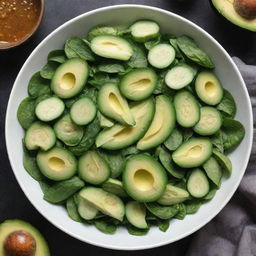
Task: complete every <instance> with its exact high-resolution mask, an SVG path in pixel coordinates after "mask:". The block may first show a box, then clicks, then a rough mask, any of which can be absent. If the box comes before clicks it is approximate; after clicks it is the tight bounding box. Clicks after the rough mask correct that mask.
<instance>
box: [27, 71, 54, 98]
mask: <svg viewBox="0 0 256 256" xmlns="http://www.w3.org/2000/svg"><path fill="white" fill-rule="evenodd" d="M50 93H51V89H50V82H49V80H48V79H44V78H42V77H41V75H40V72H37V73H35V74H34V75H33V76H32V77H31V78H30V81H29V84H28V94H29V95H30V96H31V97H33V98H37V97H38V96H40V95H43V94H50Z"/></svg>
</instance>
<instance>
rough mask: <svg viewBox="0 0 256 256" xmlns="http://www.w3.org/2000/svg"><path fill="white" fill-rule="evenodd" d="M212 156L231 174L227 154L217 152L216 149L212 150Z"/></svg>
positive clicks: (230, 163) (230, 164) (230, 165)
mask: <svg viewBox="0 0 256 256" xmlns="http://www.w3.org/2000/svg"><path fill="white" fill-rule="evenodd" d="M212 153H213V156H214V158H215V159H216V160H217V161H218V163H219V164H220V166H221V167H222V168H223V170H224V171H225V172H226V173H227V174H228V175H231V173H232V162H231V161H230V159H229V158H228V156H226V155H224V154H223V153H221V152H219V151H218V150H216V149H213V151H212Z"/></svg>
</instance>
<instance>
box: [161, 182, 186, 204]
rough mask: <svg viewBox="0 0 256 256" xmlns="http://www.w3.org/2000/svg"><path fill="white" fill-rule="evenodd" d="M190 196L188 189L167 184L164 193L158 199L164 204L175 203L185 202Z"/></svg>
mask: <svg viewBox="0 0 256 256" xmlns="http://www.w3.org/2000/svg"><path fill="white" fill-rule="evenodd" d="M188 198H189V193H188V192H187V190H185V189H182V188H179V187H175V186H173V185H171V184H167V186H166V189H165V191H164V193H163V195H162V196H161V197H160V198H159V199H158V201H157V202H158V203H159V204H162V205H173V204H179V203H182V202H184V201H185V200H187V199H188Z"/></svg>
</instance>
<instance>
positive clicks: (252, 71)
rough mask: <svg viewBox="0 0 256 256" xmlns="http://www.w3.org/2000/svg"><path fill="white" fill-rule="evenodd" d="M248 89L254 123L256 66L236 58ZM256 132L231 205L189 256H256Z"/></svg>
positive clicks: (205, 230) (199, 237)
mask: <svg viewBox="0 0 256 256" xmlns="http://www.w3.org/2000/svg"><path fill="white" fill-rule="evenodd" d="M233 60H234V61H235V63H236V65H237V66H238V68H239V70H240V72H241V74H242V76H243V78H244V81H245V83H246V85H247V88H248V91H249V94H250V98H251V102H252V107H253V115H254V120H255V117H256V116H255V115H256V66H251V65H246V64H245V63H244V62H242V61H241V60H240V59H239V58H237V57H234V58H233ZM255 135H256V128H255V122H254V141H253V149H252V153H251V157H250V162H249V165H248V167H247V170H246V173H245V176H244V177H243V180H242V182H241V184H240V186H239V189H238V191H237V192H236V193H235V195H234V197H233V198H232V200H231V201H230V202H229V204H228V205H227V206H226V207H225V208H224V209H223V210H222V211H221V212H220V213H219V214H218V216H217V217H215V218H214V219H213V220H212V221H211V222H210V223H209V224H207V225H206V226H205V227H204V228H202V229H201V230H199V231H198V232H197V233H196V234H195V236H194V238H193V240H192V241H191V244H190V247H189V250H188V252H187V256H256V222H255V220H256V136H255Z"/></svg>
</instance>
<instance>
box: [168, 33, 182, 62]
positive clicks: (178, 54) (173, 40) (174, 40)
mask: <svg viewBox="0 0 256 256" xmlns="http://www.w3.org/2000/svg"><path fill="white" fill-rule="evenodd" d="M169 42H170V44H171V46H172V47H173V48H174V50H175V52H176V57H177V58H181V59H183V55H182V53H181V51H180V49H179V46H178V43H177V38H176V37H171V38H170V39H169Z"/></svg>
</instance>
